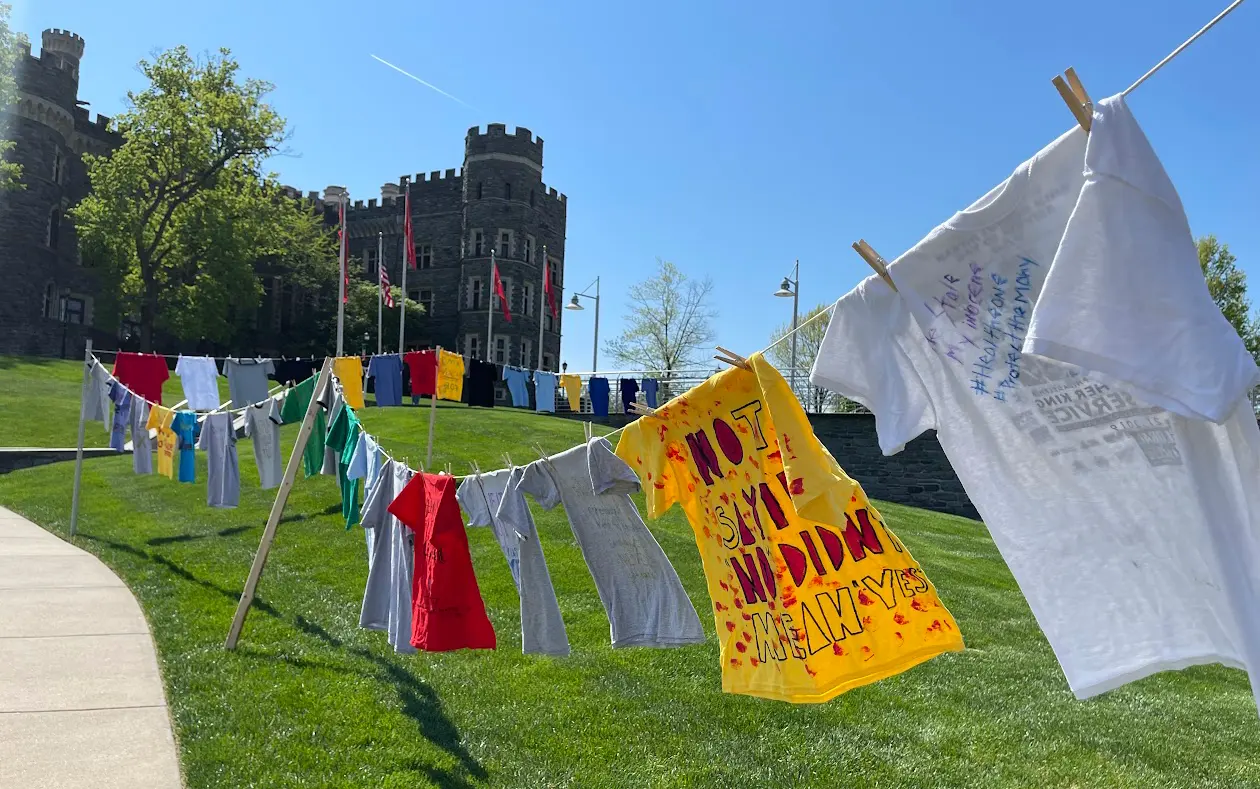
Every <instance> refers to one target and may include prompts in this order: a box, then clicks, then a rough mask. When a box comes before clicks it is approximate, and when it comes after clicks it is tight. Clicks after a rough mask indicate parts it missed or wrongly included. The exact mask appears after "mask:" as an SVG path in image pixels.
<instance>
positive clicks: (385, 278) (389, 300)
mask: <svg viewBox="0 0 1260 789" xmlns="http://www.w3.org/2000/svg"><path fill="white" fill-rule="evenodd" d="M381 295H382V296H383V297H384V299H385V306H386V307H389V308H390V309H391V310H392V309H393V308H394V294H393V293H390V291H389V269H387V268H385V266H384V265H382V266H381Z"/></svg>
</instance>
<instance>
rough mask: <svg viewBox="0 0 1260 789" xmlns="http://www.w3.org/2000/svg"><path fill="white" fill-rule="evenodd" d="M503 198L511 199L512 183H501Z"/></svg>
mask: <svg viewBox="0 0 1260 789" xmlns="http://www.w3.org/2000/svg"><path fill="white" fill-rule="evenodd" d="M503 199H504V200H511V199H512V185H511V184H504V185H503Z"/></svg>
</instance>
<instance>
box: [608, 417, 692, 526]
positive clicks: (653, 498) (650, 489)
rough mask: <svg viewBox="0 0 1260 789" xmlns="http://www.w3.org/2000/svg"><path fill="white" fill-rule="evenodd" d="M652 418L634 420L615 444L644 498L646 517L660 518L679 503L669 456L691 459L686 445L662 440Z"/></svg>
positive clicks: (676, 472) (676, 481)
mask: <svg viewBox="0 0 1260 789" xmlns="http://www.w3.org/2000/svg"><path fill="white" fill-rule="evenodd" d="M657 424H659V422H657V421H656V420H654V419H652V418H651V417H645V418H640V419H636V420H635V421H634V422H631V423H630V424H629V425H627V426H626V429H625V430H622V431H621V438H620V439H619V440H618V441H617V457H619V458H620V459H621V460H622V461H623V462H624V463H625V465H626V467H627V468H629V469H630V471H631V472H632V473H634V474H635V475H636V476H638V478H639V481H640V484H641V485H642V487H643V492H644V494H645V498H646V499H647V514H648V517H649V518H659V517H661V516H662V515H664V514H665V513H666V512H668V511H669V508H670V507H672V506H674V504H675V502H677V501H679V496H678V470H677V469H674V468H671V467H670V466H671V463H670V456H671V455H672V456H675V457H681V458H686V457H690V450H689V449H688V448H687V445H686V444H685V443H684V442H683V441H681V440H678V439H673V438H669V437H668V434H667V436H666V438H662V437H661V436H660V435H659V434H658V433H657V432H656V428H655V426H656V425H657Z"/></svg>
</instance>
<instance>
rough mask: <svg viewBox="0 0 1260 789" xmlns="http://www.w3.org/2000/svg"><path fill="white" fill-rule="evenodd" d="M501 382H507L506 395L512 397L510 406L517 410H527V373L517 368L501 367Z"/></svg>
mask: <svg viewBox="0 0 1260 789" xmlns="http://www.w3.org/2000/svg"><path fill="white" fill-rule="evenodd" d="M503 380H505V381H507V387H508V393H509V394H511V395H512V405H513V406H515V407H517V408H529V387H528V386H527V385H526V382H527V381H528V380H529V373H527V372H525V371H524V370H522V369H520V368H519V367H508V366H507V365H506V364H505V365H503Z"/></svg>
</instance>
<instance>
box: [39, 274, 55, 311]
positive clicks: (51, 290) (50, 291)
mask: <svg viewBox="0 0 1260 789" xmlns="http://www.w3.org/2000/svg"><path fill="white" fill-rule="evenodd" d="M57 309H58V304H57V283H55V282H49V283H48V285H47V286H46V287H45V288H44V306H43V309H42V310H41V311H40V312H41V313H42V314H43V316H44V317H45V318H56V317H58V316H59V313H58V311H57Z"/></svg>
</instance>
